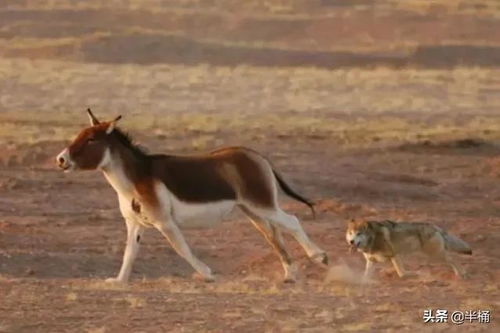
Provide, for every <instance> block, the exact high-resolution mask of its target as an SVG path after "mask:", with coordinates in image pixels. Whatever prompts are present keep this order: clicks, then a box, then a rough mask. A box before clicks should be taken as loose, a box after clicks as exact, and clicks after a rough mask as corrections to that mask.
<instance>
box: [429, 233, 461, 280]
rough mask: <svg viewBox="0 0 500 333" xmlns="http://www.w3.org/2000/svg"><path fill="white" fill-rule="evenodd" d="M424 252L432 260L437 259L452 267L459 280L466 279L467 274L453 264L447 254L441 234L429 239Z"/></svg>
mask: <svg viewBox="0 0 500 333" xmlns="http://www.w3.org/2000/svg"><path fill="white" fill-rule="evenodd" d="M424 252H425V253H426V254H427V255H428V256H429V257H431V258H436V259H437V260H438V261H441V262H444V263H446V264H448V265H450V266H451V268H452V269H453V272H455V275H456V276H458V277H459V278H462V279H466V278H467V273H466V272H465V271H464V270H462V269H460V267H458V266H457V264H455V262H453V260H452V259H451V258H450V257H449V255H448V253H447V252H446V245H445V240H444V239H443V236H442V235H441V234H438V233H436V234H435V236H433V237H432V238H431V239H429V241H428V244H427V246H426V247H425V249H424Z"/></svg>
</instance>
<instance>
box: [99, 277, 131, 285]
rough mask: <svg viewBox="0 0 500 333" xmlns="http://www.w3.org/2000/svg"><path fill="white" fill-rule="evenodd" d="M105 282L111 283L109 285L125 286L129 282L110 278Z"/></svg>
mask: <svg viewBox="0 0 500 333" xmlns="http://www.w3.org/2000/svg"><path fill="white" fill-rule="evenodd" d="M104 282H106V283H109V284H113V283H114V284H125V283H127V281H125V280H122V279H119V278H108V279H106V280H104Z"/></svg>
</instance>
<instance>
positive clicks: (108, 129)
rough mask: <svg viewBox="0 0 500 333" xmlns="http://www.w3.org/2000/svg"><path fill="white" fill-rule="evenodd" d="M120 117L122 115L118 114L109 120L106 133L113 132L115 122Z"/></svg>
mask: <svg viewBox="0 0 500 333" xmlns="http://www.w3.org/2000/svg"><path fill="white" fill-rule="evenodd" d="M120 119H122V116H118V117H116V118H115V119H114V120H113V121H111V122H110V123H109V126H108V128H107V129H106V134H111V133H112V132H113V130H114V129H115V127H116V123H117V122H118V120H120Z"/></svg>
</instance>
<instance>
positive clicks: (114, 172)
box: [101, 149, 147, 198]
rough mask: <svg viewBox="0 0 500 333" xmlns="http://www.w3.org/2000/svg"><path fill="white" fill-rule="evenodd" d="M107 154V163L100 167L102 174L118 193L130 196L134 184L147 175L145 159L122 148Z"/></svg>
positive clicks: (134, 186) (133, 189) (132, 194)
mask: <svg viewBox="0 0 500 333" xmlns="http://www.w3.org/2000/svg"><path fill="white" fill-rule="evenodd" d="M107 154H108V163H106V164H105V165H104V166H103V167H102V168H101V169H102V171H103V173H104V176H105V177H106V179H107V181H108V182H109V184H110V185H111V186H112V187H113V189H114V190H115V191H116V192H117V193H118V195H122V196H125V197H130V198H132V197H133V196H134V192H135V188H136V184H137V183H139V182H140V180H141V179H142V178H143V177H146V176H147V172H146V170H147V168H146V167H145V161H141V160H140V159H139V158H137V157H136V156H134V154H133V153H132V152H129V151H127V150H122V149H120V150H112V151H109V152H108V153H107Z"/></svg>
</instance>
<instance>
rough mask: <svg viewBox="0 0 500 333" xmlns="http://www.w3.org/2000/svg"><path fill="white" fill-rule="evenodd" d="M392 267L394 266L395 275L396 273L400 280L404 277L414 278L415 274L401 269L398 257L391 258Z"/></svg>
mask: <svg viewBox="0 0 500 333" xmlns="http://www.w3.org/2000/svg"><path fill="white" fill-rule="evenodd" d="M391 262H392V265H393V266H394V269H395V270H396V273H398V276H399V277H400V278H404V277H410V276H415V275H416V274H415V273H410V272H407V271H405V269H404V268H403V264H402V263H401V259H400V258H399V257H398V256H394V257H392V258H391Z"/></svg>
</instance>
